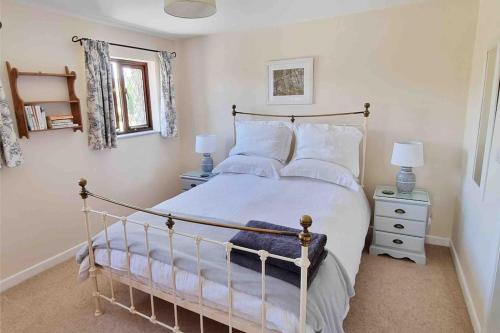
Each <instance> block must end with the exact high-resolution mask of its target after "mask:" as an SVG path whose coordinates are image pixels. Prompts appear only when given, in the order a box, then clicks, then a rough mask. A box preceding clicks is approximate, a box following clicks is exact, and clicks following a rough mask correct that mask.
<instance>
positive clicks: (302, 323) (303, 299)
mask: <svg viewBox="0 0 500 333" xmlns="http://www.w3.org/2000/svg"><path fill="white" fill-rule="evenodd" d="M300 225H301V226H302V231H301V232H300V234H299V240H300V243H301V255H300V265H299V266H300V318H299V332H300V333H305V331H306V314H307V270H308V267H309V265H310V262H309V244H310V243H311V237H312V236H311V234H310V233H309V230H308V228H310V227H311V225H312V218H311V217H310V216H309V215H303V216H302V217H301V219H300Z"/></svg>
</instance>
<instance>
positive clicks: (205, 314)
mask: <svg viewBox="0 0 500 333" xmlns="http://www.w3.org/2000/svg"><path fill="white" fill-rule="evenodd" d="M78 184H79V186H80V187H81V191H80V196H81V197H82V199H83V212H84V215H85V226H86V231H87V243H88V249H89V264H90V268H89V275H90V279H91V283H92V288H93V293H92V296H93V298H94V302H95V315H96V316H99V315H101V314H102V313H103V312H102V308H101V303H100V301H101V300H106V301H108V302H109V303H111V304H114V305H117V306H119V307H121V308H123V309H126V310H128V311H130V313H132V314H136V315H138V316H140V317H143V318H145V319H147V320H149V321H150V322H151V323H153V324H156V325H159V326H162V327H164V328H166V329H168V330H170V331H172V332H176V333H177V332H182V330H181V327H180V325H179V319H178V307H182V308H185V309H187V310H190V311H193V312H196V313H198V314H199V317H200V331H201V332H204V318H210V319H213V320H216V321H218V322H221V323H224V324H226V325H227V326H228V330H229V332H232V330H233V328H235V329H239V330H242V331H245V332H270V331H271V330H270V329H269V328H268V327H267V325H266V323H267V318H266V314H267V312H266V261H267V259H268V258H274V259H277V260H283V261H288V262H292V263H294V264H295V265H297V266H299V267H300V312H299V332H301V333H304V332H305V331H306V307H307V271H308V267H309V264H310V263H309V259H308V246H309V244H310V241H311V234H310V232H309V230H308V228H309V227H310V226H311V225H312V219H311V217H309V216H307V215H304V216H302V218H301V219H300V225H301V226H302V231H301V232H300V233H295V232H289V231H278V230H269V229H262V228H252V227H246V226H240V225H233V224H224V223H217V222H214V221H209V220H203V219H193V218H186V217H183V216H176V215H173V214H164V213H160V212H156V211H152V210H149V209H144V208H140V207H135V206H133V205H130V204H126V203H121V202H118V201H116V200H112V199H108V198H106V197H103V196H100V195H97V194H93V193H92V192H90V191H88V190H87V189H86V185H87V181H86V180H85V179H80V181H79V183H78ZM89 197H93V198H96V199H99V200H102V201H106V202H109V203H112V204H115V205H118V206H121V207H127V208H131V209H133V210H136V211H141V212H145V213H148V214H151V215H155V216H159V217H163V218H165V219H166V221H165V227H158V226H156V225H151V224H148V223H144V222H139V221H135V220H133V219H129V218H127V217H122V216H117V215H113V214H108V213H106V212H103V211H98V210H94V209H91V208H90V207H89V205H88V198H89ZM91 214H95V215H97V216H100V218H101V220H102V226H103V229H104V237H105V241H106V251H107V258H108V267H98V266H96V261H95V256H94V249H93V246H92V244H93V243H92V233H91V226H90V215H91ZM111 219H112V220H115V221H120V222H121V224H122V227H123V235H124V244H125V251H126V258H127V260H126V262H127V267H126V268H127V272H126V274H125V275H121V274H116V273H114V272H113V269H112V267H111V266H112V265H111V248H110V239H109V234H108V228H109V225H110V220H111ZM176 221H181V222H185V223H194V224H201V225H209V226H213V227H216V228H229V229H235V230H245V231H251V232H257V233H263V234H276V235H287V236H292V237H297V246H299V245H300V246H301V256H300V258H288V257H283V256H279V255H275V254H272V253H269V252H267V251H265V250H258V251H257V250H253V249H249V248H245V247H241V246H236V245H234V244H232V243H230V242H221V241H216V240H212V239H209V238H205V237H203V236H201V235H192V234H188V233H184V232H178V231H176V230H175V222H176ZM130 224H135V225H139V226H142V227H143V228H144V242H145V244H146V257H147V263H148V276H147V284H144V283H141V282H139V281H137V280H135V279H133V277H132V272H131V267H130V258H131V256H132V254H131V252H130V249H129V243H128V238H127V226H128V225H130ZM151 229H156V230H158V231H160V232H164V233H165V242H166V244H167V243H168V250H169V254H170V276H171V284H172V286H171V287H172V290H171V291H170V292H166V291H163V290H160V289H159V288H157V287H155V284H154V281H153V271H152V262H153V259H152V258H151V250H150V239H149V237H150V230H151ZM174 234H175V235H177V236H180V237H186V238H189V239H191V240H192V241H193V246H194V247H195V253H196V263H197V278H198V286H197V289H198V290H197V294H198V295H197V302H193V301H189V300H187V299H184V298H182V297H180V296H179V293H178V291H177V287H176V272H177V271H176V267H175V261H174V258H175V244H174V241H173V235H174ZM203 242H207V243H211V244H214V245H216V246H221V247H223V248H224V249H225V252H226V262H227V265H226V273H227V290H228V292H227V312H225V311H222V310H219V309H215V308H213V307H209V306H207V305H205V304H204V299H203V274H202V270H201V253H200V246H201V244H202V243H203ZM233 249H237V250H240V251H245V252H249V253H254V254H256V255H258V256H259V257H260V260H261V265H262V266H261V295H262V296H261V309H260V313H261V315H260V324H258V323H255V322H252V321H249V320H247V319H243V318H241V317H238V316H235V315H234V313H233V280H232V274H231V251H232V250H233ZM98 273H99V274H101V275H103V276H105V277H107V279H108V281H109V287H110V291H111V294H110V295H109V296H106V295H104V294H103V293H101V292H100V291H99V285H98V283H97V275H98ZM113 281H118V282H120V283H123V284H125V285H128V289H129V305H126V304H123V303H121V302H119V301H117V299H116V297H115V286H114V284H113ZM134 289H137V290H140V291H142V292H145V293H147V294H149V298H150V308H151V315H147V314H145V313H143V312H140V311H138V310H137V309H136V307H135V305H134V294H133V291H134ZM155 297H157V298H160V299H163V300H165V301H167V302H169V303H172V304H173V308H174V325H173V326H171V325H168V324H166V323H165V322H162V321H160V320H158V319H157V316H156V310H155V303H154V298H155Z"/></svg>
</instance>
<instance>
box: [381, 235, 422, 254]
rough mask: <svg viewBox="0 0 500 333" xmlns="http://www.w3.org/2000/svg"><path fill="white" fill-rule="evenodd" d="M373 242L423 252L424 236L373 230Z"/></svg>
mask: <svg viewBox="0 0 500 333" xmlns="http://www.w3.org/2000/svg"><path fill="white" fill-rule="evenodd" d="M374 237H375V244H376V245H379V246H386V247H392V248H395V249H400V250H405V251H413V252H423V251H424V242H425V238H421V237H414V236H405V235H398V234H393V233H390V232H383V231H375V236H374Z"/></svg>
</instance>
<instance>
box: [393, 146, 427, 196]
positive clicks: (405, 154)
mask: <svg viewBox="0 0 500 333" xmlns="http://www.w3.org/2000/svg"><path fill="white" fill-rule="evenodd" d="M391 164H393V165H399V166H400V167H401V170H400V171H399V173H398V174H397V176H396V187H397V189H398V192H400V193H411V192H412V191H413V189H414V188H415V183H416V181H417V177H416V176H415V174H414V173H413V171H412V167H419V166H422V165H424V144H423V143H422V142H416V141H410V142H396V143H395V144H394V149H393V150H392V159H391Z"/></svg>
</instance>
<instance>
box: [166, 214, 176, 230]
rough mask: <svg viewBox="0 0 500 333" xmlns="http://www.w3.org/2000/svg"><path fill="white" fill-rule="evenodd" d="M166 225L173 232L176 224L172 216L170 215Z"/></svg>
mask: <svg viewBox="0 0 500 333" xmlns="http://www.w3.org/2000/svg"><path fill="white" fill-rule="evenodd" d="M165 224H166V225H167V228H169V229H170V230H172V228H173V227H174V224H175V222H174V219H173V218H172V215H171V214H168V218H167V222H166V223H165Z"/></svg>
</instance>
